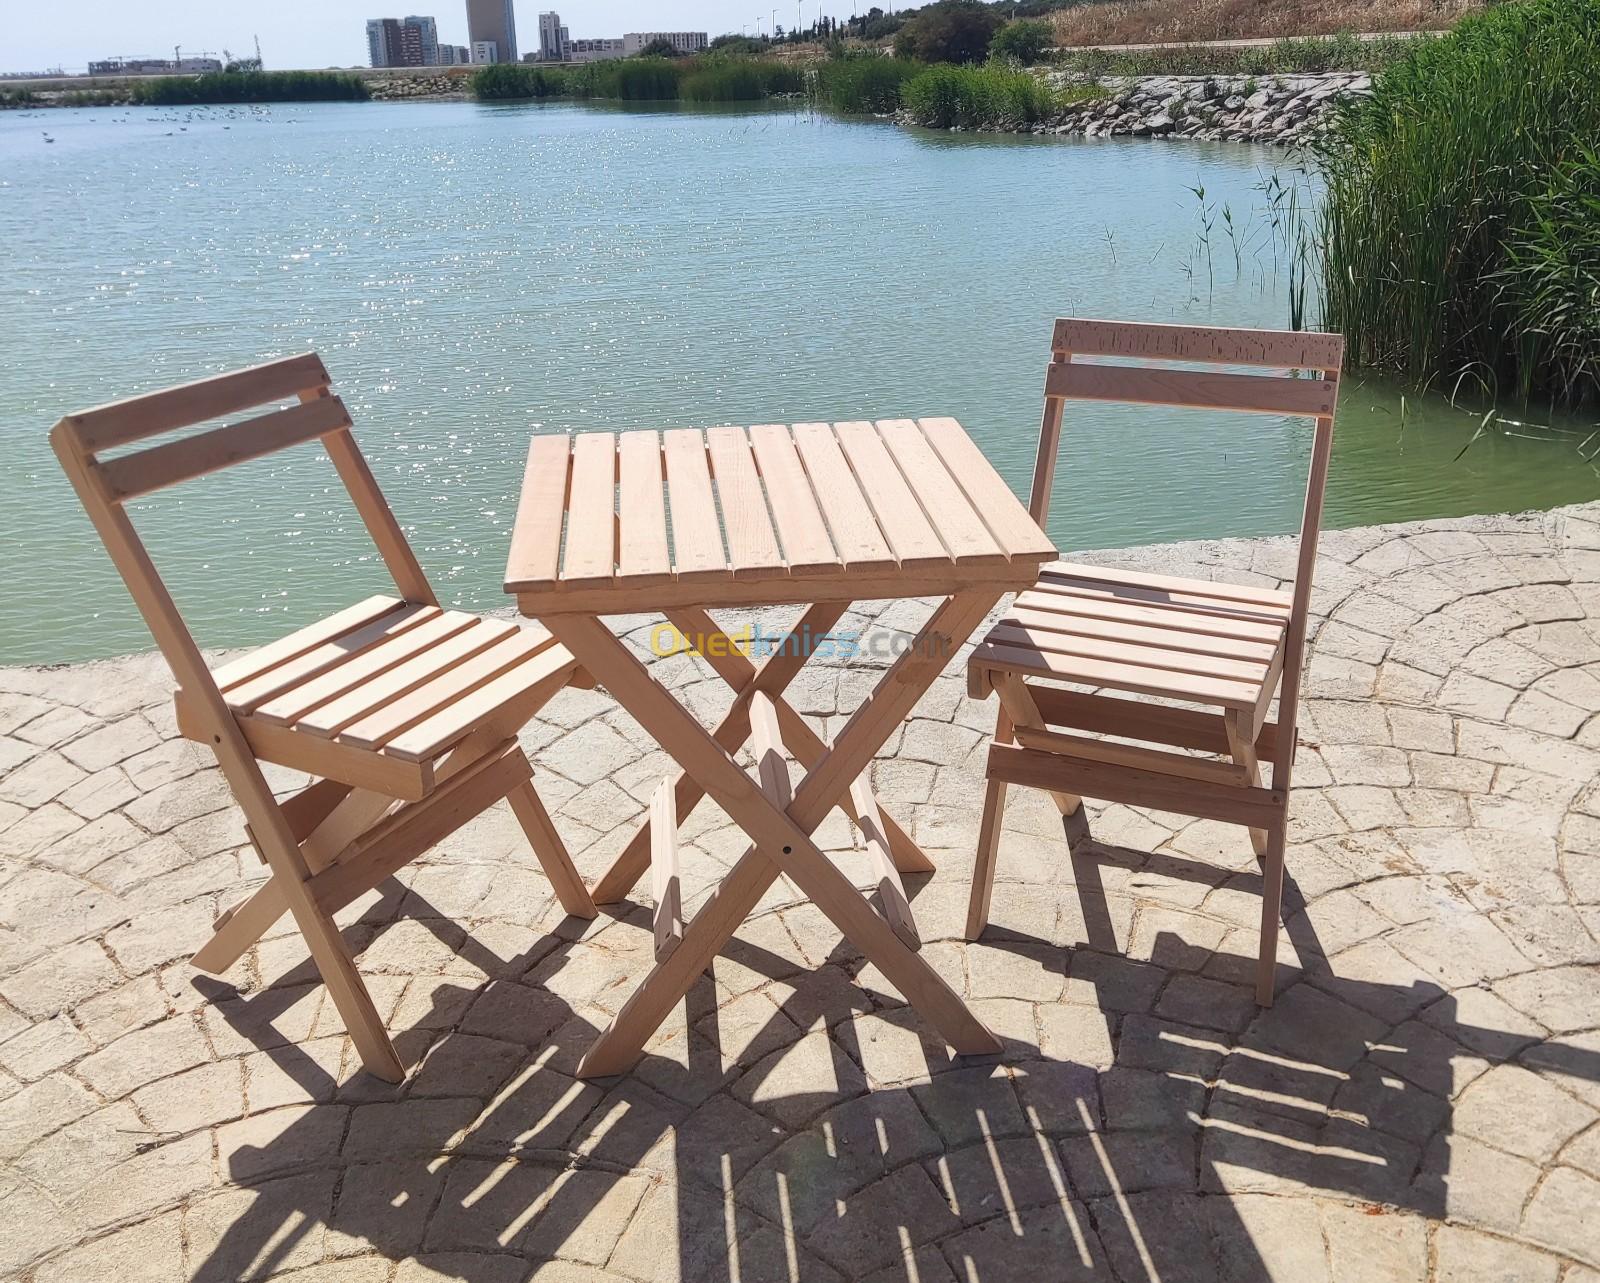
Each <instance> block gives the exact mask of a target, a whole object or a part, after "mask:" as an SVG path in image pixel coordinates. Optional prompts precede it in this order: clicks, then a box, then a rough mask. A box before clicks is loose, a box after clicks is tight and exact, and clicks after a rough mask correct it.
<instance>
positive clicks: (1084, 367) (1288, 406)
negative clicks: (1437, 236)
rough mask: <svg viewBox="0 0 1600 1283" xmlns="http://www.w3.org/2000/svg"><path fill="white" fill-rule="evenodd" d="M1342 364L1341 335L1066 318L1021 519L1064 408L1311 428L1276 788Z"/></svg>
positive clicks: (1051, 480)
mask: <svg viewBox="0 0 1600 1283" xmlns="http://www.w3.org/2000/svg"><path fill="white" fill-rule="evenodd" d="M1096 357H1107V358H1112V359H1114V360H1116V361H1117V362H1118V364H1114V365H1105V364H1099V363H1096V362H1095V361H1094V360H1093V359H1092V358H1096ZM1084 358H1091V359H1084ZM1343 362H1344V336H1343V335H1342V334H1314V333H1310V332H1308V331H1303V330H1241V329H1216V328H1212V327H1209V326H1195V325H1145V324H1138V323H1134V322H1127V321H1090V320H1076V319H1070V318H1064V319H1062V320H1058V321H1057V322H1056V324H1055V332H1054V334H1053V336H1052V338H1051V358H1050V365H1049V368H1048V370H1047V371H1046V373H1045V387H1044V420H1043V423H1042V424H1041V426H1040V429H1039V453H1038V457H1037V458H1036V460H1035V462H1034V470H1033V490H1032V494H1031V495H1030V497H1029V502H1028V511H1029V512H1030V513H1031V514H1032V515H1033V518H1034V520H1035V521H1037V522H1038V523H1039V524H1040V525H1041V526H1042V525H1044V523H1045V519H1046V518H1047V517H1048V516H1049V512H1050V492H1051V490H1052V489H1053V488H1054V485H1055V472H1056V461H1057V459H1058V458H1059V456H1060V452H1061V421H1062V416H1063V413H1064V410H1065V407H1066V403H1067V402H1068V401H1101V402H1107V401H1109V402H1121V403H1124V404H1131V405H1165V406H1176V407H1180V408H1187V409H1197V410H1214V411H1223V412H1230V411H1231V412H1244V413H1249V414H1272V415H1278V416H1280V417H1300V418H1308V419H1312V420H1314V421H1315V424H1316V427H1315V431H1314V434H1313V437H1312V442H1311V468H1310V474H1309V476H1308V477H1307V480H1306V498H1305V507H1304V510H1303V513H1302V517H1301V522H1300V546H1299V556H1298V559H1297V561H1296V566H1295V580H1294V595H1293V604H1292V607H1291V615H1290V620H1289V630H1288V636H1287V639H1286V642H1285V648H1284V664H1283V692H1282V697H1281V699H1280V701H1279V703H1280V713H1279V724H1280V734H1279V736H1278V747H1277V749H1276V751H1275V753H1274V767H1275V774H1274V780H1278V779H1282V780H1284V781H1287V779H1288V772H1289V769H1290V764H1291V760H1292V758H1293V754H1294V742H1295V736H1294V724H1295V715H1296V708H1297V704H1298V700H1299V694H1300V676H1301V671H1300V670H1301V665H1302V662H1303V659H1304V653H1305V630H1306V617H1307V615H1308V613H1309V611H1310V606H1311V587H1312V575H1313V571H1314V569H1315V567H1316V557H1317V539H1318V536H1319V534H1320V533H1321V529H1322V501H1323V495H1324V492H1325V491H1326V488H1327V481H1328V459H1329V456H1330V454H1331V453H1332V450H1333V418H1334V412H1335V410H1336V409H1337V407H1338V401H1339V374H1340V369H1341V366H1342V365H1343ZM1187 365H1222V366H1241V365H1242V366H1251V367H1256V368H1258V369H1260V370H1262V371H1266V372H1261V373H1253V374H1238V373H1232V372H1225V371H1221V370H1191V369H1182V368H1175V367H1176V366H1187ZM1274 787H1276V784H1275V785H1274Z"/></svg>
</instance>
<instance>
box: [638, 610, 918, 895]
mask: <svg viewBox="0 0 1600 1283" xmlns="http://www.w3.org/2000/svg"><path fill="white" fill-rule="evenodd" d="M849 606H850V603H829V604H828V605H827V606H826V608H825V609H826V612H827V613H826V614H819V617H818V618H817V619H813V618H812V615H813V613H814V612H820V611H822V610H823V609H824V607H819V606H813V607H812V608H811V609H810V610H808V611H807V612H806V613H805V615H803V616H802V617H801V619H800V622H799V623H797V624H796V625H795V626H794V628H793V629H792V630H791V632H790V633H789V636H791V637H799V638H802V639H809V641H810V644H808V645H805V647H804V649H803V650H802V655H803V657H804V658H809V657H810V656H811V654H812V653H814V645H815V641H816V639H820V638H823V637H825V636H826V635H827V633H828V631H829V629H831V628H832V627H833V625H834V624H835V623H836V622H837V621H838V619H839V616H841V615H842V614H844V612H845V611H846V610H848V609H849ZM667 618H668V620H670V621H671V623H672V625H673V626H674V627H675V628H676V629H677V630H678V631H679V632H680V633H681V634H683V635H684V636H685V637H699V638H708V637H727V634H726V633H724V632H723V631H722V629H721V628H720V627H718V625H717V622H716V620H714V619H712V618H711V616H710V615H709V614H707V613H706V612H705V611H703V610H698V609H694V608H688V607H685V608H680V609H678V610H669V611H668V612H667ZM709 649H711V650H713V651H715V650H719V649H720V651H721V653H720V654H711V655H705V656H704V658H705V660H706V662H707V663H708V664H710V665H711V667H712V668H713V669H715V670H716V672H717V675H718V676H719V677H721V678H722V680H723V681H725V682H727V683H728V685H729V686H730V687H732V689H733V692H734V695H735V696H736V697H738V696H743V697H745V698H748V696H745V691H746V690H747V689H749V690H761V691H762V692H763V693H764V694H766V695H767V696H768V698H770V699H771V700H772V704H773V707H774V708H775V709H776V710H777V713H778V729H779V730H780V731H781V732H782V735H783V743H784V747H785V748H787V749H788V750H789V751H790V752H791V753H793V754H794V756H795V760H796V761H797V762H799V763H800V765H801V766H803V767H805V768H806V770H808V771H809V770H810V769H811V768H812V767H813V766H815V765H816V764H817V763H818V762H819V761H821V760H822V755H823V754H824V753H826V752H827V751H828V745H827V743H826V742H825V741H824V740H823V738H822V736H820V735H818V734H817V733H816V731H814V730H812V729H811V724H810V723H809V722H807V721H806V719H805V718H804V717H802V716H801V715H800V714H799V713H798V712H796V711H795V709H794V706H793V705H791V704H790V703H789V702H788V701H787V700H785V699H784V698H783V691H784V690H785V689H786V688H787V687H788V684H789V682H790V681H792V680H794V676H795V675H796V674H797V673H798V670H796V673H794V674H790V675H789V676H788V677H787V679H786V680H785V681H784V683H783V685H782V686H775V685H774V684H770V683H769V684H767V685H764V686H757V685H755V684H754V683H756V682H757V681H758V680H759V678H760V675H761V673H762V672H763V671H764V669H765V665H763V666H762V668H757V667H756V665H754V664H752V663H751V662H750V660H749V659H747V658H746V657H745V656H744V655H742V654H741V653H739V651H738V650H737V649H736V648H735V647H734V645H733V640H732V638H728V641H727V644H726V645H723V646H720V647H719V646H718V645H717V644H716V643H712V644H711V646H710V647H709ZM780 649H783V647H782V645H781V644H780ZM768 662H770V660H769V661H768ZM858 797H859V800H858ZM839 805H840V807H841V809H842V810H843V811H844V812H845V814H846V815H848V816H849V817H850V822H851V823H852V824H854V825H855V826H856V827H857V828H859V829H861V831H862V834H863V835H864V836H866V835H868V827H867V826H870V825H871V824H872V822H873V820H874V819H876V821H877V831H878V833H879V834H881V835H882V837H883V838H885V839H887V843H888V847H889V854H890V856H891V857H892V858H893V860H894V866H895V868H896V869H897V870H899V871H900V872H901V873H932V872H933V868H934V865H933V861H932V860H930V859H929V858H928V856H927V854H926V852H924V851H923V849H922V848H921V847H919V846H918V845H917V844H916V843H915V842H913V841H912V840H911V835H910V834H909V833H907V832H906V831H905V830H904V829H903V828H901V827H900V825H899V824H898V823H896V821H895V819H894V817H893V816H892V815H890V814H889V813H888V812H887V811H886V810H884V808H883V807H882V806H881V805H880V804H879V802H878V799H877V797H876V796H875V795H874V793H873V791H872V785H871V782H870V780H869V778H868V775H867V774H866V773H863V774H862V776H861V777H860V778H858V779H857V780H856V781H855V782H854V783H853V784H852V785H851V787H850V788H849V789H847V790H846V791H845V793H844V794H843V795H842V796H841V797H840V799H839ZM863 811H864V812H866V823H865V824H863V821H862V812H863Z"/></svg>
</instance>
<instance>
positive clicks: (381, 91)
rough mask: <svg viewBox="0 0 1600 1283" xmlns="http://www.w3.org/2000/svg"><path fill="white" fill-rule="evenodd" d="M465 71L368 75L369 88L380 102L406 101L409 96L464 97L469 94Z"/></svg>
mask: <svg viewBox="0 0 1600 1283" xmlns="http://www.w3.org/2000/svg"><path fill="white" fill-rule="evenodd" d="M467 79H468V77H467V75H466V74H465V73H464V72H460V71H455V72H441V73H440V74H438V75H437V76H418V75H403V76H370V75H369V76H368V77H367V88H368V89H370V90H371V91H372V96H373V98H374V99H376V100H377V101H379V102H404V101H405V100H406V99H408V98H429V99H432V100H434V101H435V102H437V101H439V100H440V99H462V98H466V97H467V96H468V94H467Z"/></svg>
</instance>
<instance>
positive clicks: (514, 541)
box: [506, 433, 572, 584]
mask: <svg viewBox="0 0 1600 1283" xmlns="http://www.w3.org/2000/svg"><path fill="white" fill-rule="evenodd" d="M571 448H572V442H571V439H570V438H569V437H567V436H566V434H565V433H563V434H561V435H559V436H545V437H534V439H533V442H532V444H530V445H529V446H528V468H527V471H526V472H525V473H524V474H523V477H522V498H521V499H520V500H519V501H518V503H517V519H516V523H515V524H514V525H513V526H512V527H511V554H510V556H509V557H508V558H507V561H506V582H507V583H524V584H553V583H555V582H556V580H557V579H558V578H559V577H560V574H561V522H562V518H563V517H565V516H566V508H567V475H568V471H569V464H568V460H569V452H570V450H571Z"/></svg>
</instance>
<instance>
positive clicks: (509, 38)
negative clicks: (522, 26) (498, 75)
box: [467, 0, 517, 62]
mask: <svg viewBox="0 0 1600 1283" xmlns="http://www.w3.org/2000/svg"><path fill="white" fill-rule="evenodd" d="M467 43H468V44H469V45H471V46H472V60H473V61H474V62H476V61H477V60H478V46H480V45H488V44H493V45H494V59H495V61H497V62H515V61H516V60H517V15H516V14H515V13H514V12H513V10H512V7H511V0H467Z"/></svg>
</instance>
